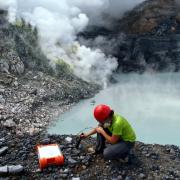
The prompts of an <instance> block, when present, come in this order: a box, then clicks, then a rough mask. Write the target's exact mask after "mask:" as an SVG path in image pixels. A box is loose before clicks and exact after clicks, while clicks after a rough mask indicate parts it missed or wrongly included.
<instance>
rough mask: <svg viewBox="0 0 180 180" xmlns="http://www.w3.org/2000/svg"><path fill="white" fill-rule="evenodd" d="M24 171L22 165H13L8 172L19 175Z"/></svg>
mask: <svg viewBox="0 0 180 180" xmlns="http://www.w3.org/2000/svg"><path fill="white" fill-rule="evenodd" d="M23 170H24V167H23V166H21V165H16V166H14V165H12V166H8V171H9V173H11V174H19V173H21V172H22V171H23Z"/></svg>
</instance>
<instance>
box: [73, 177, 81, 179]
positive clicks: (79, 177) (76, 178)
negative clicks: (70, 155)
mask: <svg viewBox="0 0 180 180" xmlns="http://www.w3.org/2000/svg"><path fill="white" fill-rule="evenodd" d="M72 180H80V177H73V178H72Z"/></svg>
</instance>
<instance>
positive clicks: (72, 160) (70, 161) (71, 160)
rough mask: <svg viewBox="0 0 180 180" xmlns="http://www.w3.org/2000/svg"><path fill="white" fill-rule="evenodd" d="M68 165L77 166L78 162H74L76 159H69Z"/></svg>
mask: <svg viewBox="0 0 180 180" xmlns="http://www.w3.org/2000/svg"><path fill="white" fill-rule="evenodd" d="M68 163H69V164H76V163H77V161H76V160H74V159H72V158H69V159H68Z"/></svg>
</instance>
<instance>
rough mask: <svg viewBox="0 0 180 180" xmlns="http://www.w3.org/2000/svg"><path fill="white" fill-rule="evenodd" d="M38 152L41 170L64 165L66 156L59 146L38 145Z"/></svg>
mask: <svg viewBox="0 0 180 180" xmlns="http://www.w3.org/2000/svg"><path fill="white" fill-rule="evenodd" d="M37 151H38V158H39V167H40V169H41V170H43V169H44V168H46V167H47V166H49V165H63V164H64V156H63V154H62V152H61V150H60V147H59V145H58V144H49V145H38V146H37Z"/></svg>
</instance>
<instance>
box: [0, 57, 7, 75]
mask: <svg viewBox="0 0 180 180" xmlns="http://www.w3.org/2000/svg"><path fill="white" fill-rule="evenodd" d="M0 72H5V73H9V64H8V63H7V60H5V59H0Z"/></svg>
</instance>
